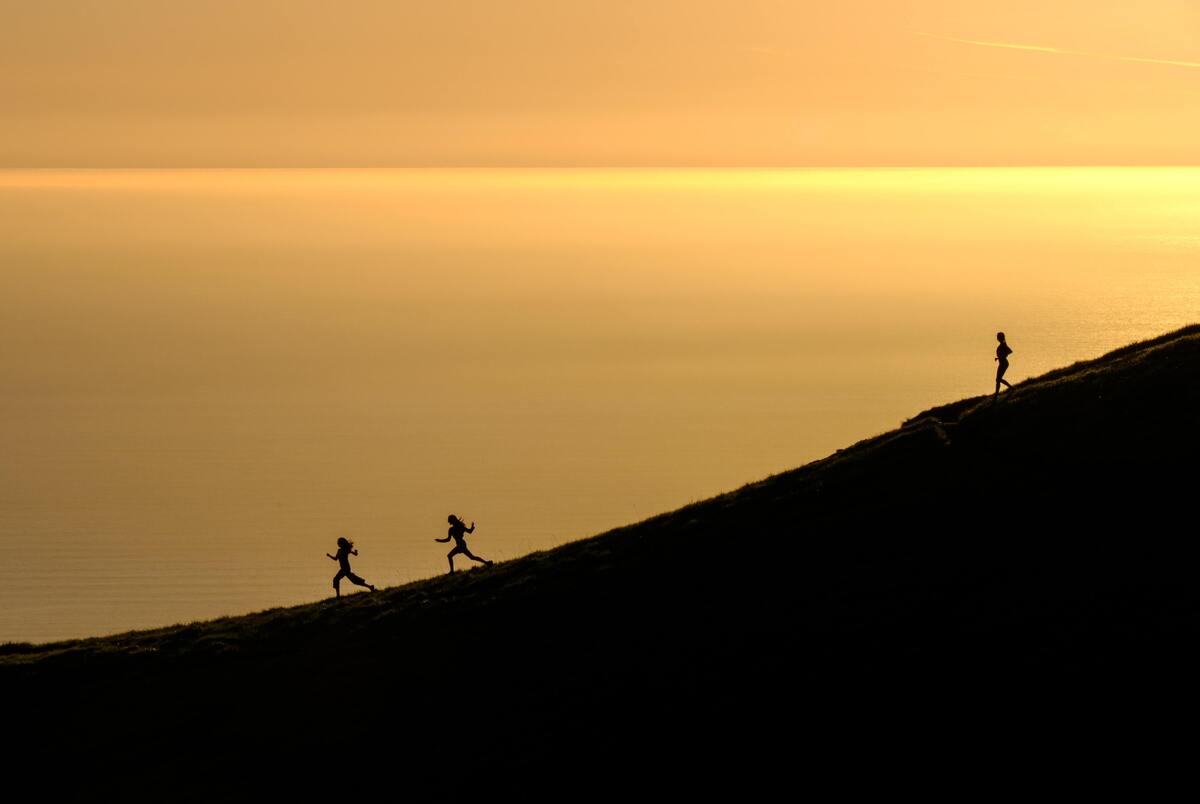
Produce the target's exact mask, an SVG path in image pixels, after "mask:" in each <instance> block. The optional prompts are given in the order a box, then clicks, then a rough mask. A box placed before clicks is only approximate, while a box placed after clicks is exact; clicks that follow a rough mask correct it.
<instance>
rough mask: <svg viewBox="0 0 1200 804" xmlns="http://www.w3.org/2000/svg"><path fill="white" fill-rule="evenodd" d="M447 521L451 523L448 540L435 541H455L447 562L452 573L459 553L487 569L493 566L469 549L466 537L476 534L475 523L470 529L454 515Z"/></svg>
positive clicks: (447, 556)
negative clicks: (469, 534)
mask: <svg viewBox="0 0 1200 804" xmlns="http://www.w3.org/2000/svg"><path fill="white" fill-rule="evenodd" d="M446 521H447V522H449V523H450V530H449V531H448V532H447V533H446V538H444V539H434V541H435V542H443V543H444V542H448V541H450V540H451V539H453V540H454V549H453V550H451V551H450V552H449V553H447V554H446V560H447V561H449V562H450V571H451V572H454V557H455V556H456V555H458V554H459V553H462V554H463V555H465V556H466V557H467V558H470V559H474V560H475V561H478V562H479V563H480V564H482V565H483V566H485V567H490V566H492V562H490V561H488V560H487V559H486V558H480V557H479V556H477V555H475V554H474V553H472V552H471V551H470V550H468V549H467V540H466V538H465V537H466V534H468V533H474V532H475V523H474V522H472V523H471V527H469V528H468V527H467V526H466V525H464V524H463V521H462V520H461V519H459V518H458V517H456V516H455V515H454V514H451V515H450V516H448V517H446Z"/></svg>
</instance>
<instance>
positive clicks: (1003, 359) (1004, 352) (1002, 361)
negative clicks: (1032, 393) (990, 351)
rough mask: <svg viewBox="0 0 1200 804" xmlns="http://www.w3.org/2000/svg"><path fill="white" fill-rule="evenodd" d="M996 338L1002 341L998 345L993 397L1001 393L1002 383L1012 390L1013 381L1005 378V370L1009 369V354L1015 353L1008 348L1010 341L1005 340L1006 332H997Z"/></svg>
mask: <svg viewBox="0 0 1200 804" xmlns="http://www.w3.org/2000/svg"><path fill="white" fill-rule="evenodd" d="M996 340H998V341H1000V345H999V346H997V347H996V362H997V363H999V365H998V366H996V392H995V393H994V394H992V399H995V398H996V397H997V396H999V395H1000V385H1001V384H1003V385H1004V386H1005V387H1006V388H1008V390H1010V391H1011V390H1012V383H1010V382H1009V381H1008V380H1006V379H1004V372H1006V371H1008V356H1009V355H1011V354H1012V353H1013V350H1012V349H1009V348H1008V342H1007V341H1005V340H1004V333H1003V332H997V333H996Z"/></svg>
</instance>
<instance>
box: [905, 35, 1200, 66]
mask: <svg viewBox="0 0 1200 804" xmlns="http://www.w3.org/2000/svg"><path fill="white" fill-rule="evenodd" d="M913 33H915V34H916V35H917V36H927V37H929V38H930V39H941V40H942V41H943V42H957V43H959V44H960V45H978V46H979V47H1000V48H1006V49H1008V50H1032V51H1034V52H1037V53H1055V54H1057V55H1060V56H1087V57H1089V58H1093V59H1114V60H1116V61H1134V62H1138V63H1141V64H1167V65H1170V66H1171V67H1192V68H1196V67H1200V62H1198V61H1180V60H1178V59H1147V58H1142V57H1141V56H1114V55H1112V54H1111V53H1089V52H1088V51H1086V50H1065V49H1063V48H1060V47H1046V46H1045V45H1023V44H1018V43H1016V42H985V41H983V40H980V39H960V38H958V37H957V36H942V35H941V34H935V33H927V32H925V31H913Z"/></svg>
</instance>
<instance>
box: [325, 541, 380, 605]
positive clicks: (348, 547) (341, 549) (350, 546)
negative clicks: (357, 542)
mask: <svg viewBox="0 0 1200 804" xmlns="http://www.w3.org/2000/svg"><path fill="white" fill-rule="evenodd" d="M337 545H338V551H337V555H336V556H331V555H329V553H326V554H325V555H326V556H327V557H328V558H330V559H332V560H334V561H336V562H337V563H338V565H339V569H338V572H337V575H334V576H333V591H334V592H336V593H337V596H338V597H341V596H342V590H341V583H342V578H349V579H350V583H353V584H358V585H359V586H365V587H367V588H368V589H370V590H371V591H372V592H374V591H375V587H374V586H371V584H369V583H367V582H366V581H364V580H363V579H362V578H360V577H358V576H357V575H355V574H354V573H353V572H351V571H350V556H351V555H358V551H357V550H355V549H354V542H352V541H350V540H349V539H347V538H346V537H345V536H339V537H338V540H337Z"/></svg>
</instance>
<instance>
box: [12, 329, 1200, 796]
mask: <svg viewBox="0 0 1200 804" xmlns="http://www.w3.org/2000/svg"><path fill="white" fill-rule="evenodd" d="M1198 410H1200V327H1189V328H1187V329H1185V330H1181V331H1179V332H1177V333H1173V334H1171V335H1167V336H1164V337H1162V338H1158V339H1155V340H1153V341H1148V342H1146V343H1143V344H1135V345H1133V346H1130V347H1127V348H1125V349H1122V350H1119V351H1117V352H1114V353H1112V354H1110V355H1107V356H1105V357H1103V358H1100V359H1098V360H1095V361H1090V362H1086V363H1080V364H1077V365H1075V366H1071V367H1069V368H1067V369H1063V370H1060V371H1056V372H1052V373H1051V374H1048V375H1046V376H1045V377H1042V378H1038V379H1035V380H1030V381H1027V382H1024V383H1021V384H1020V385H1018V386H1017V388H1016V389H1015V390H1014V391H1012V392H1011V393H1010V394H1008V395H1005V396H1002V397H1001V399H1000V401H999V402H997V403H995V404H993V403H992V402H991V401H990V399H987V398H979V399H973V400H964V401H963V402H959V403H955V404H953V405H947V406H945V407H943V408H938V409H934V410H932V411H928V412H927V413H925V414H921V415H919V416H917V417H916V418H914V419H913V420H910V421H909V422H907V423H906V424H905V425H904V426H903V427H902V428H901V429H899V430H897V431H894V432H891V433H887V434H885V435H882V436H879V437H877V438H873V439H870V440H867V441H864V442H862V443H860V444H857V445H855V446H853V447H851V448H849V449H846V450H843V451H840V452H838V453H837V454H835V455H833V456H831V457H829V458H827V459H825V460H822V461H819V462H816V463H813V464H810V465H808V466H805V467H802V468H800V469H797V470H794V471H791V472H787V473H784V474H781V475H778V476H775V477H772V478H769V479H767V480H764V481H762V482H759V483H754V484H752V485H749V486H746V487H745V488H742V489H740V490H738V491H736V492H733V493H730V494H727V495H723V496H721V497H717V498H714V499H712V500H707V501H705V502H702V503H698V504H696V505H692V506H689V507H687V508H684V509H681V510H679V511H675V512H673V513H670V514H665V515H663V516H659V517H656V518H654V519H650V520H647V521H646V522H642V523H639V524H637V525H633V526H630V527H625V528H620V529H617V530H614V531H611V532H609V533H606V534H603V535H600V536H597V537H595V538H592V539H588V540H584V541H580V542H576V543H573V544H569V545H566V546H564V547H562V548H559V549H556V550H552V551H548V552H545V553H538V554H535V555H531V556H528V557H526V558H523V559H520V560H517V561H512V562H509V563H506V564H504V565H498V566H496V567H493V568H491V569H480V570H473V571H470V572H465V573H461V574H459V575H456V576H454V577H446V578H438V579H434V580H430V581H425V582H421V583H416V584H411V585H408V586H404V587H399V588H395V589H389V590H386V591H381V592H379V593H376V594H374V595H365V594H360V595H355V596H352V597H350V598H348V599H343V600H341V601H335V600H329V601H326V602H324V603H319V604H315V605H312V606H303V607H297V608H292V609H280V610H273V611H268V612H263V613H260V614H254V615H249V616H246V617H238V618H229V619H224V620H218V621H215V622H209V623H197V624H193V625H187V626H177V627H173V628H166V629H161V630H157V631H149V632H139V633H132V634H127V635H123V636H119V637H112V638H105V639H97V640H86V641H80V642H70V643H61V644H56V645H49V646H35V647H30V646H16V645H14V646H5V647H4V648H3V649H0V684H2V685H3V687H2V688H3V690H4V692H5V696H6V700H7V701H8V704H7V706H6V711H5V719H6V720H5V722H6V723H7V725H8V727H9V728H8V730H9V733H10V734H13V735H19V736H20V739H19V744H20V747H19V749H18V750H17V752H16V753H10V754H9V755H8V757H7V759H8V760H9V761H10V762H12V767H13V768H22V769H24V770H26V771H30V772H32V771H35V770H36V771H37V772H38V774H39V778H48V779H52V780H53V782H52V788H53V790H54V791H55V793H56V795H54V796H53V797H54V798H61V797H63V796H66V795H72V794H73V795H77V796H79V797H81V798H88V799H92V798H97V799H105V798H113V797H116V796H118V795H119V796H120V797H122V798H133V799H155V800H179V799H184V800H222V799H225V800H228V799H242V798H245V799H249V798H259V797H262V796H270V797H271V798H276V797H281V796H285V795H291V796H297V795H299V796H302V797H303V798H306V799H307V798H310V797H315V796H317V795H322V796H323V795H342V796H347V797H349V796H353V795H355V794H356V793H364V794H373V795H379V794H384V795H387V794H393V795H394V796H395V797H401V798H404V797H408V798H415V799H417V800H425V799H427V798H430V797H435V796H437V795H444V796H446V797H450V798H455V797H458V798H468V797H469V798H475V797H477V796H479V795H487V796H494V795H498V794H500V793H501V792H509V793H511V792H515V793H517V794H518V795H521V796H522V797H524V798H536V799H541V798H551V797H552V798H556V799H563V798H565V799H570V800H575V799H580V798H592V797H599V796H602V795H636V796H638V797H639V798H641V797H644V796H645V797H648V796H649V795H659V794H661V795H669V796H670V798H671V799H672V800H674V799H678V798H680V797H682V796H684V795H704V796H712V795H719V794H721V793H732V794H736V795H737V796H738V797H745V796H747V795H751V794H753V793H754V792H755V791H759V792H764V793H765V792H767V791H773V790H775V789H777V787H778V786H779V785H792V786H795V785H800V786H812V785H814V784H816V780H818V779H823V780H825V781H829V780H830V779H837V780H839V782H838V783H839V784H840V785H842V787H843V789H846V790H850V789H853V788H854V787H855V786H856V785H858V784H865V783H870V782H871V781H872V780H879V779H883V780H887V781H888V783H890V784H893V785H894V784H896V783H898V782H897V780H898V779H899V778H900V777H898V776H897V774H905V775H908V776H910V777H914V778H921V777H922V776H923V775H928V776H929V777H930V778H933V777H936V778H939V779H944V778H947V776H948V775H949V774H951V773H952V769H957V770H963V771H964V772H965V770H964V769H968V768H969V769H972V770H973V771H975V772H978V773H982V774H989V773H991V774H997V773H1003V774H1011V773H1012V772H1013V769H1014V767H1023V768H1028V767H1030V766H1031V764H1036V763H1035V757H1036V756H1039V755H1043V756H1045V757H1046V759H1045V761H1046V762H1047V763H1048V764H1050V765H1053V766H1055V767H1062V766H1063V765H1064V764H1065V763H1067V761H1068V756H1069V755H1070V753H1071V752H1072V751H1074V750H1076V749H1078V748H1079V747H1080V746H1081V745H1083V744H1084V743H1085V741H1086V742H1087V744H1089V745H1092V747H1093V748H1094V747H1095V745H1094V744H1095V743H1107V744H1108V745H1109V746H1110V747H1111V746H1113V745H1117V744H1122V745H1123V744H1125V743H1128V742H1130V741H1132V740H1134V739H1137V740H1145V739H1147V737H1146V734H1148V733H1149V732H1137V733H1136V734H1135V733H1133V732H1125V731H1123V730H1122V729H1123V727H1124V725H1125V724H1129V723H1140V724H1142V725H1143V726H1144V725H1145V723H1146V718H1147V717H1148V716H1149V715H1148V714H1147V713H1151V712H1161V711H1164V709H1163V707H1173V708H1174V709H1175V710H1178V709H1179V708H1180V707H1181V706H1183V705H1184V701H1185V693H1184V691H1185V690H1187V689H1189V688H1190V687H1191V686H1193V685H1194V684H1195V683H1196V682H1195V681H1194V680H1193V679H1194V678H1195V677H1196V675H1197V671H1198V670H1200V661H1198V660H1197V654H1196V648H1195V645H1196V639H1197V636H1198V635H1200V634H1198V632H1200V589H1198V587H1197V584H1196V582H1195V580H1194V575H1195V574H1196V568H1197V558H1200V550H1197V548H1196V546H1195V536H1194V525H1193V519H1194V508H1195V497H1196V492H1195V488H1196V483H1195V480H1194V477H1193V471H1194V467H1195V465H1196V461H1195V455H1196V446H1197V442H1198V441H1200V413H1198ZM1117 724H1120V725H1121V728H1118V727H1117ZM1014 746H1017V747H1019V751H1020V753H1021V755H1020V758H1019V759H1017V758H1015V756H1014V754H1013V751H1014V750H1016V749H1014ZM1098 756H1099V755H1095V754H1094V755H1093V759H1094V760H1096V761H1099V759H1097V757H1098ZM992 763H995V764H994V765H993V764H992ZM46 768H49V769H51V772H52V775H51V776H49V777H41V776H40V773H42V772H43V771H44V769H46ZM1000 768H1003V770H1000Z"/></svg>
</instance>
